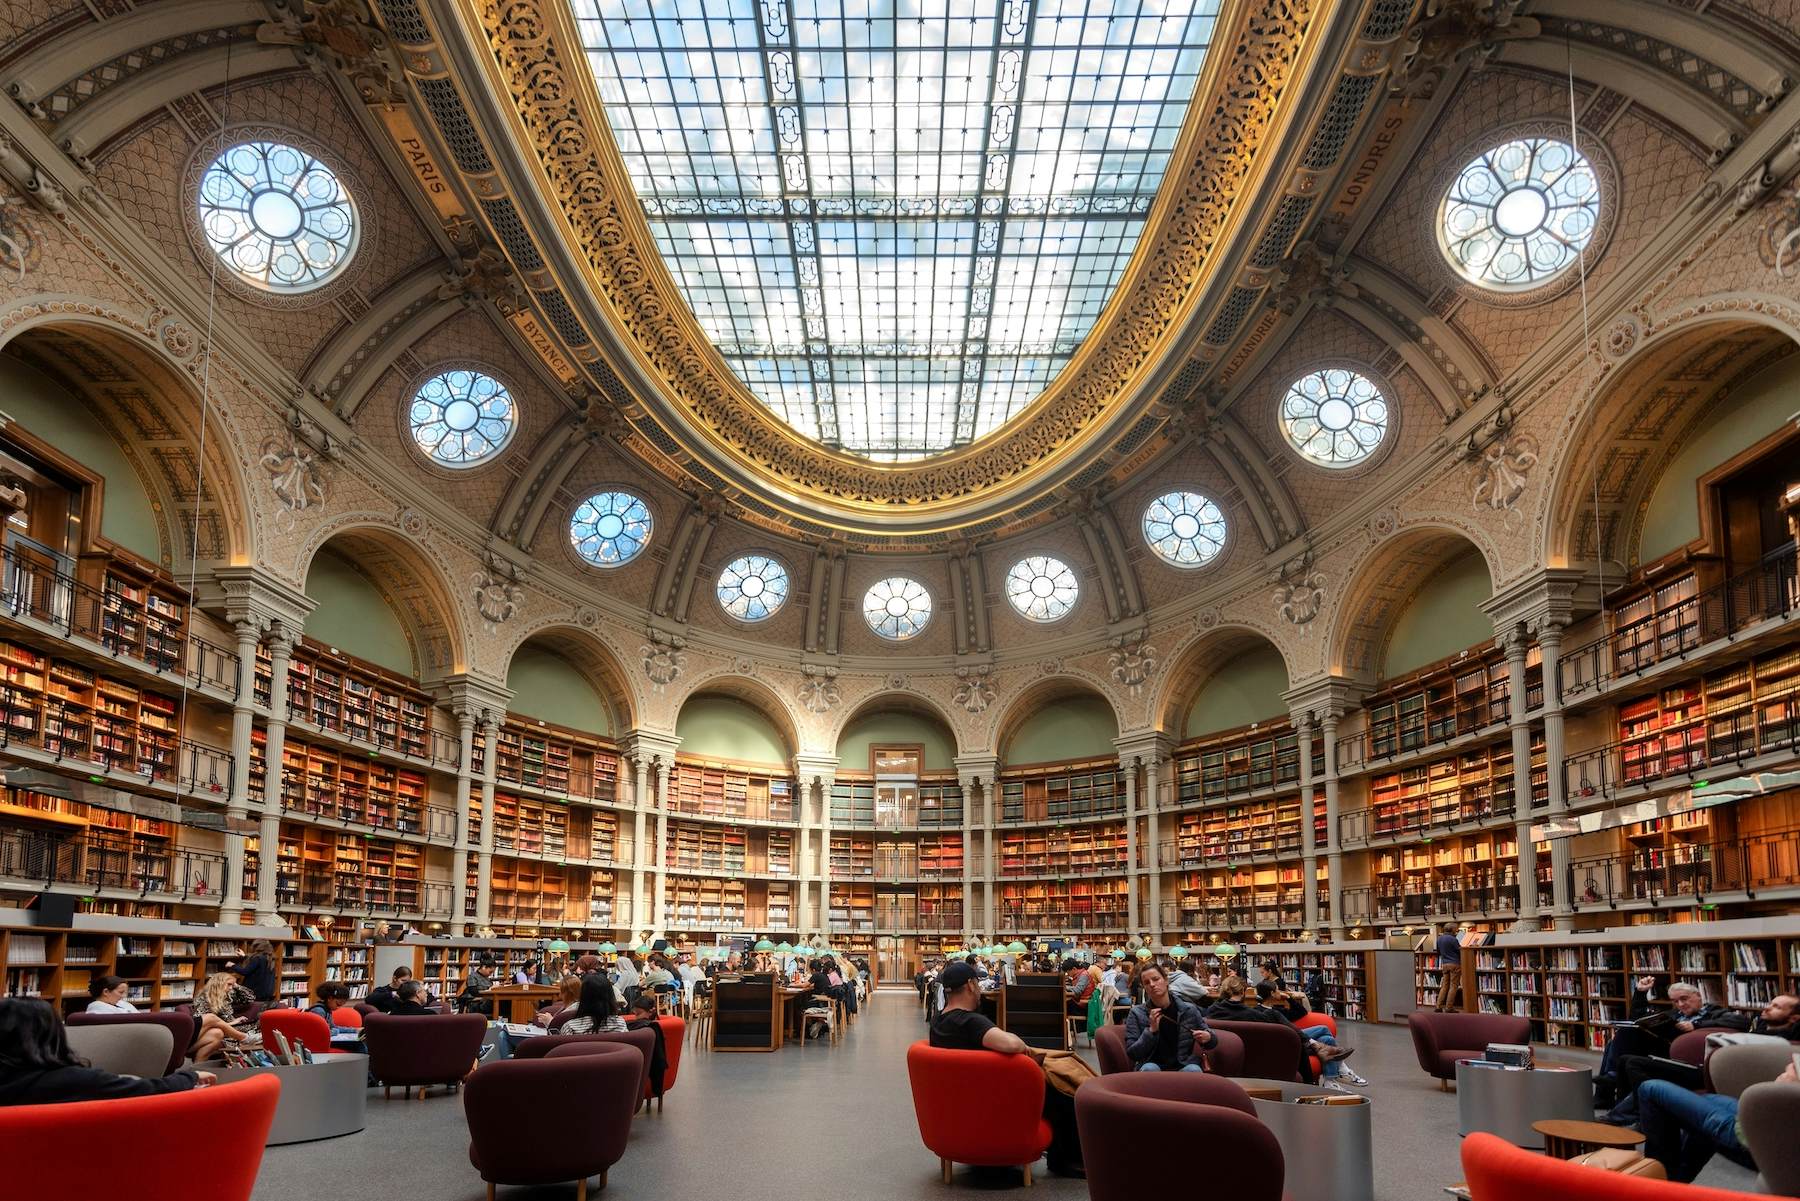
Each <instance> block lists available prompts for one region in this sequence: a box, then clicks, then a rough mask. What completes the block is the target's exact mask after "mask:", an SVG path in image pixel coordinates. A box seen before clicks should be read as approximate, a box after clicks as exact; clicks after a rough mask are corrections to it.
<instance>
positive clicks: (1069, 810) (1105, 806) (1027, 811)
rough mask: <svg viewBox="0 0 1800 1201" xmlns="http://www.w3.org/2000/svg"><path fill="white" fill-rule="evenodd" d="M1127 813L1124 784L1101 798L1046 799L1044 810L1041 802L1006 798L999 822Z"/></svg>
mask: <svg viewBox="0 0 1800 1201" xmlns="http://www.w3.org/2000/svg"><path fill="white" fill-rule="evenodd" d="M1124 814H1125V791H1124V789H1123V788H1120V790H1119V791H1118V792H1117V793H1116V794H1114V795H1112V796H1110V797H1104V798H1101V799H1099V800H1094V799H1088V800H1085V801H1077V800H1075V799H1074V798H1073V797H1068V798H1064V799H1061V800H1050V801H1046V802H1045V803H1044V804H1043V805H1042V806H1041V812H1040V809H1039V807H1038V806H1035V805H1028V804H1026V803H1025V802H1024V801H1023V800H1020V799H1017V798H1003V799H1002V801H1001V804H1000V822H1001V823H1002V824H1020V823H1024V822H1075V821H1088V820H1090V819H1092V818H1107V817H1123V816H1124Z"/></svg>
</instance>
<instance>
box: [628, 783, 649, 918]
mask: <svg viewBox="0 0 1800 1201" xmlns="http://www.w3.org/2000/svg"><path fill="white" fill-rule="evenodd" d="M632 764H633V766H634V767H636V769H637V771H636V775H635V782H636V785H637V786H636V788H635V789H634V790H633V791H632V794H631V801H632V812H631V920H630V921H628V922H625V923H623V924H624V925H626V926H629V927H630V928H632V929H634V930H635V929H637V927H638V925H639V923H641V922H643V921H644V920H645V919H646V918H647V917H649V915H650V895H649V893H648V892H647V891H646V890H645V888H644V870H645V869H646V868H647V867H649V866H650V864H651V863H652V862H653V860H652V859H651V858H650V840H649V838H648V837H647V835H648V833H649V831H648V829H647V826H648V820H647V819H648V817H649V814H650V759H649V756H647V755H643V754H639V755H635V756H633V757H632Z"/></svg>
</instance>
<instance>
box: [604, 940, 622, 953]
mask: <svg viewBox="0 0 1800 1201" xmlns="http://www.w3.org/2000/svg"><path fill="white" fill-rule="evenodd" d="M600 953H601V954H602V955H617V954H618V953H619V948H617V947H615V946H613V945H612V944H611V943H610V942H603V943H601V944H600Z"/></svg>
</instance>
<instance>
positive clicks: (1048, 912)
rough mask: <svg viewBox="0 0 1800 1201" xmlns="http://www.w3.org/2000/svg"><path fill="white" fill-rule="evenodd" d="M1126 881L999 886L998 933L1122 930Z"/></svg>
mask: <svg viewBox="0 0 1800 1201" xmlns="http://www.w3.org/2000/svg"><path fill="white" fill-rule="evenodd" d="M1129 898H1130V885H1129V881H1126V880H1116V879H1115V880H1108V879H1097V880H1036V881H1021V882H1019V883H1013V884H1003V885H1001V886H1000V905H999V915H998V918H999V923H1000V931H1003V932H1006V933H1029V934H1050V935H1055V934H1064V933H1072V934H1079V933H1086V932H1111V931H1122V930H1124V929H1125V927H1126V925H1127V917H1128V916H1129Z"/></svg>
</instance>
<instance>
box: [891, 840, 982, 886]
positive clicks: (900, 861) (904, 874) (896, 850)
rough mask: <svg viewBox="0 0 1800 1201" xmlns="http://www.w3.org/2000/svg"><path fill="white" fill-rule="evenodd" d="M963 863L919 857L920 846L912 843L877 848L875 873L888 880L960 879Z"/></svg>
mask: <svg viewBox="0 0 1800 1201" xmlns="http://www.w3.org/2000/svg"><path fill="white" fill-rule="evenodd" d="M962 874H963V865H962V863H956V864H955V865H954V866H951V865H947V864H945V863H942V862H937V861H933V862H931V863H925V862H923V861H922V860H921V859H920V858H919V848H918V847H916V846H912V845H903V846H895V847H889V846H881V845H878V846H877V847H876V848H875V875H876V876H877V877H879V878H883V879H888V880H960V879H962Z"/></svg>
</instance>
